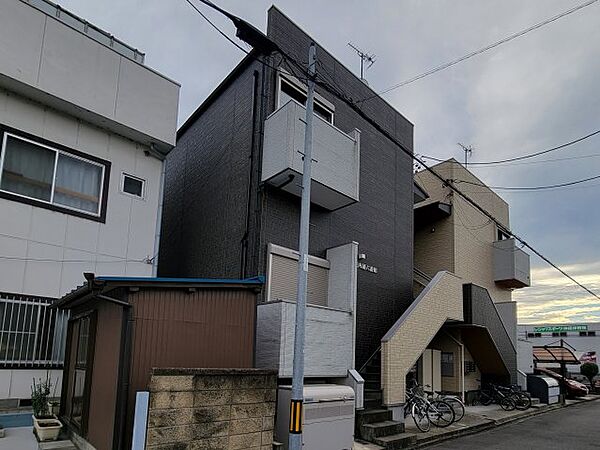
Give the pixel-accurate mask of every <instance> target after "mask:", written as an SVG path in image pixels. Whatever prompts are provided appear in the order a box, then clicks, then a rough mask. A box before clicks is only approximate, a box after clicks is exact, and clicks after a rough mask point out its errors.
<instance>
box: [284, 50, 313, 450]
mask: <svg viewBox="0 0 600 450" xmlns="http://www.w3.org/2000/svg"><path fill="white" fill-rule="evenodd" d="M316 66H317V48H316V46H315V44H314V42H313V43H311V44H310V49H309V51H308V75H309V76H308V94H307V99H306V120H305V121H306V129H305V131H304V165H303V171H302V203H301V207H300V239H299V243H298V251H299V253H300V255H299V258H298V291H297V293H298V295H297V298H296V328H295V334H294V366H293V372H292V399H291V402H290V428H289V429H290V438H289V450H301V449H302V416H303V414H302V407H303V403H304V332H305V319H306V317H305V316H306V291H307V285H308V241H309V227H310V184H311V171H312V141H313V101H314V96H315V74H316Z"/></svg>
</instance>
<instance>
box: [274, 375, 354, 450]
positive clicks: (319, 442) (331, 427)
mask: <svg viewBox="0 0 600 450" xmlns="http://www.w3.org/2000/svg"><path fill="white" fill-rule="evenodd" d="M291 397H292V387H291V386H280V387H279V389H278V395H277V420H276V424H275V439H276V440H277V441H279V442H281V443H282V444H283V448H284V449H286V450H287V448H288V439H289V423H290V400H291ZM302 409H303V417H302V423H303V427H302V440H303V447H302V449H303V450H351V449H352V446H353V445H354V390H353V389H352V388H351V387H350V386H342V385H337V384H314V385H305V386H304V407H303V408H302Z"/></svg>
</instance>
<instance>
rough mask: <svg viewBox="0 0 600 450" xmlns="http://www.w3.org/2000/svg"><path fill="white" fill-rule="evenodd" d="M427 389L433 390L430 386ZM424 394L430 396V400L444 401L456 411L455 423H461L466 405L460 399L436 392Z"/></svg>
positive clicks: (427, 385)
mask: <svg viewBox="0 0 600 450" xmlns="http://www.w3.org/2000/svg"><path fill="white" fill-rule="evenodd" d="M425 387H426V388H431V386H430V385H429V384H426V385H425ZM424 392H425V393H426V394H427V395H428V398H429V400H442V401H445V402H446V403H448V404H449V405H450V406H451V407H452V410H453V411H454V421H455V422H459V421H460V420H461V419H462V418H463V417H464V416H465V404H464V402H463V401H462V400H461V398H460V397H458V396H456V395H449V394H442V393H441V392H435V391H433V390H431V391H424Z"/></svg>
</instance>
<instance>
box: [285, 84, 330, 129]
mask: <svg viewBox="0 0 600 450" xmlns="http://www.w3.org/2000/svg"><path fill="white" fill-rule="evenodd" d="M282 80H284V81H285V82H286V83H287V84H289V85H290V86H291V87H292V88H293V89H295V90H297V91H298V92H299V93H301V94H302V95H304V96H305V97H306V96H307V95H308V92H307V87H306V86H305V85H304V84H302V83H301V82H300V81H299V80H297V79H296V78H295V77H293V76H291V75H287V74H286V75H284V74H281V73H280V74H279V75H278V76H277V109H279V108H281V107H282V106H284V105H283V104H282V101H281V81H282ZM292 100H293V99H292ZM293 101H295V100H293ZM314 101H315V103H317V104H318V105H319V106H320V107H321V108H323V109H326V110H327V111H329V112H330V113H331V121H328V120H325V119H323V118H322V117H321V116H319V115H318V114H315V115H316V116H317V117H318V118H319V119H321V120H322V121H323V122H325V123H328V124H330V125H333V122H334V118H335V107H334V106H333V104H332V103H331V102H329V101H327V100H326V99H325V98H323V97H322V96H321V95H319V94H317V93H316V92H315V97H314ZM296 103H298V102H296ZM302 107H306V106H305V105H302Z"/></svg>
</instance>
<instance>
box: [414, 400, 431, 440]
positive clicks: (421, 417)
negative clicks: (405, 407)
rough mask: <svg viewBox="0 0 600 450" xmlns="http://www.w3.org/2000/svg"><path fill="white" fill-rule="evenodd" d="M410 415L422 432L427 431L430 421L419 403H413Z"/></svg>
mask: <svg viewBox="0 0 600 450" xmlns="http://www.w3.org/2000/svg"><path fill="white" fill-rule="evenodd" d="M411 416H412V418H413V420H414V421H415V425H416V426H417V428H418V429H419V430H421V431H422V432H423V433H427V432H428V431H429V429H430V428H431V422H429V417H428V416H427V414H426V413H425V411H424V410H423V408H422V407H421V406H420V405H417V404H416V403H415V404H414V405H413V407H412V411H411Z"/></svg>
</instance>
